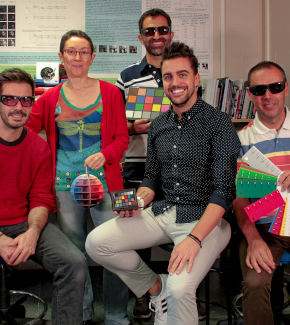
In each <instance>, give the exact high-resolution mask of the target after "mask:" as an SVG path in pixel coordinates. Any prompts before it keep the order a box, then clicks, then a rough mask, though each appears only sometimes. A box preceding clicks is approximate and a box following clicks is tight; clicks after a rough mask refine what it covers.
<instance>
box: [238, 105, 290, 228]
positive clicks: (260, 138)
mask: <svg viewBox="0 0 290 325" xmlns="http://www.w3.org/2000/svg"><path fill="white" fill-rule="evenodd" d="M285 109H286V117H285V120H284V123H283V125H282V127H281V129H280V130H279V131H276V130H275V129H268V128H267V127H266V126H265V125H264V124H262V122H261V121H260V120H259V116H258V113H256V116H255V119H254V120H253V122H250V123H249V124H247V125H246V126H245V127H244V128H243V129H241V130H240V131H239V132H238V136H239V138H240V141H241V144H242V147H241V151H240V154H239V158H238V169H239V168H240V165H241V164H246V162H245V161H243V159H242V156H243V155H244V154H245V153H246V152H247V151H248V150H249V149H250V148H251V147H252V146H255V147H256V148H257V149H259V150H260V151H261V152H262V153H263V154H264V155H265V156H266V157H267V158H268V159H269V160H270V161H271V162H272V163H274V164H275V165H276V166H277V167H278V168H279V169H280V170H282V171H285V170H289V169H290V113H289V109H288V107H285ZM256 200H257V199H250V202H251V203H253V202H254V201H256ZM272 219H273V218H271V217H268V218H261V219H259V220H258V221H257V222H256V223H269V222H272Z"/></svg>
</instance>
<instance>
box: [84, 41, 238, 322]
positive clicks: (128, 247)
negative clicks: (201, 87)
mask: <svg viewBox="0 0 290 325" xmlns="http://www.w3.org/2000/svg"><path fill="white" fill-rule="evenodd" d="M197 67H198V61H197V58H196V57H195V56H194V54H193V51H192V49H190V48H189V47H188V46H187V45H185V44H183V43H178V42H174V43H172V44H171V45H170V47H169V48H167V49H165V51H164V54H163V61H162V65H161V71H162V78H163V85H164V89H165V92H166V95H167V96H168V97H169V98H170V99H171V102H172V106H171V108H170V110H169V111H168V112H165V113H164V114H163V115H161V116H159V117H157V118H156V119H155V120H154V121H153V122H152V124H151V126H150V128H149V133H148V155H147V161H146V171H145V177H144V180H143V182H142V184H141V186H140V187H139V189H138V192H137V195H138V204H139V207H140V208H139V209H138V210H134V211H125V212H124V211H123V212H120V214H119V218H116V219H114V220H110V221H108V222H107V223H105V224H103V225H101V226H100V227H98V228H96V229H95V230H93V231H92V232H91V233H90V235H89V236H88V239H87V243H86V249H87V252H88V254H89V255H90V256H91V257H92V258H93V259H94V260H95V261H97V262H98V263H100V264H101V265H103V266H104V267H106V268H108V269H109V270H110V271H112V272H114V273H116V274H117V275H118V276H119V277H120V278H121V279H122V280H123V281H124V282H125V283H126V284H127V286H128V287H129V288H130V289H131V290H132V291H133V292H134V293H135V294H136V295H137V296H142V295H143V294H144V293H145V292H147V291H148V292H149V294H150V295H151V308H152V309H153V310H155V311H156V313H155V320H154V324H155V325H166V324H167V325H176V324H182V325H192V324H198V313H197V307H196V299H195V298H196V294H195V292H196V289H197V287H198V286H199V284H200V282H201V281H202V280H203V278H204V277H205V275H206V274H207V272H208V271H209V269H210V267H211V266H212V264H213V263H214V261H215V259H216V258H217V256H218V255H219V254H220V252H221V251H222V250H223V249H224V248H225V247H226V245H227V244H228V242H229V240H230V236H231V229H230V225H229V223H228V222H227V221H226V220H225V219H224V218H223V216H224V215H225V213H226V211H229V210H230V209H231V204H232V200H233V199H234V198H235V175H236V166H237V161H236V160H237V157H238V153H239V150H240V141H239V139H238V136H237V134H236V131H235V129H234V126H233V124H232V122H231V120H230V118H229V116H228V115H227V114H226V113H222V112H220V111H218V110H215V109H214V108H213V107H212V106H210V105H208V104H207V103H205V102H204V101H203V100H201V99H199V98H197V93H196V87H197V86H198V84H199V80H200V77H199V74H198V70H197ZM160 178H161V179H162V183H163V191H164V195H165V196H164V200H161V201H154V197H155V188H156V183H157V182H158V180H159V179H160ZM151 202H152V206H150V207H149V208H147V209H144V210H143V209H142V208H143V207H144V206H147V205H148V204H149V203H151ZM172 241H173V242H174V244H175V248H174V250H173V252H172V254H171V258H170V261H169V266H168V272H169V275H165V274H161V275H157V274H155V273H154V272H153V271H152V270H150V269H149V267H148V266H147V265H146V264H145V263H144V262H143V261H142V260H141V259H140V257H139V256H138V254H136V252H135V251H134V249H141V248H145V247H150V246H155V245H161V244H166V243H170V242H172ZM96 248H97V249H96Z"/></svg>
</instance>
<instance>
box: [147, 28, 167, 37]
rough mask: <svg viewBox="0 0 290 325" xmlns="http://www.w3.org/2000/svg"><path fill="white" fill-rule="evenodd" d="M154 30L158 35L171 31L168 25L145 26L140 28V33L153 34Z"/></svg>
mask: <svg viewBox="0 0 290 325" xmlns="http://www.w3.org/2000/svg"><path fill="white" fill-rule="evenodd" d="M156 31H157V32H158V34H159V35H167V34H169V33H170V32H171V28H170V27H169V26H159V27H147V28H142V29H141V34H142V35H143V36H154V35H155V33H156Z"/></svg>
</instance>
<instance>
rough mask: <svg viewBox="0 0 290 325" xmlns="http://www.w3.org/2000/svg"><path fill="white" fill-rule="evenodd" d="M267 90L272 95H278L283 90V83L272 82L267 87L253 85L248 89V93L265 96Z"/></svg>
mask: <svg viewBox="0 0 290 325" xmlns="http://www.w3.org/2000/svg"><path fill="white" fill-rule="evenodd" d="M267 89H269V91H270V92H271V93H272V94H278V93H280V92H281V91H283V90H284V89H285V82H282V81H281V82H274V83H272V84H269V85H255V86H250V87H249V90H250V93H251V94H253V95H254V96H263V95H265V94H266V91H267Z"/></svg>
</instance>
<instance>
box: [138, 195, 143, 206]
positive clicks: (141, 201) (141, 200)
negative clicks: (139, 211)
mask: <svg viewBox="0 0 290 325" xmlns="http://www.w3.org/2000/svg"><path fill="white" fill-rule="evenodd" d="M137 200H138V201H139V202H140V205H141V208H144V200H143V199H142V198H141V197H140V196H137Z"/></svg>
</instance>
